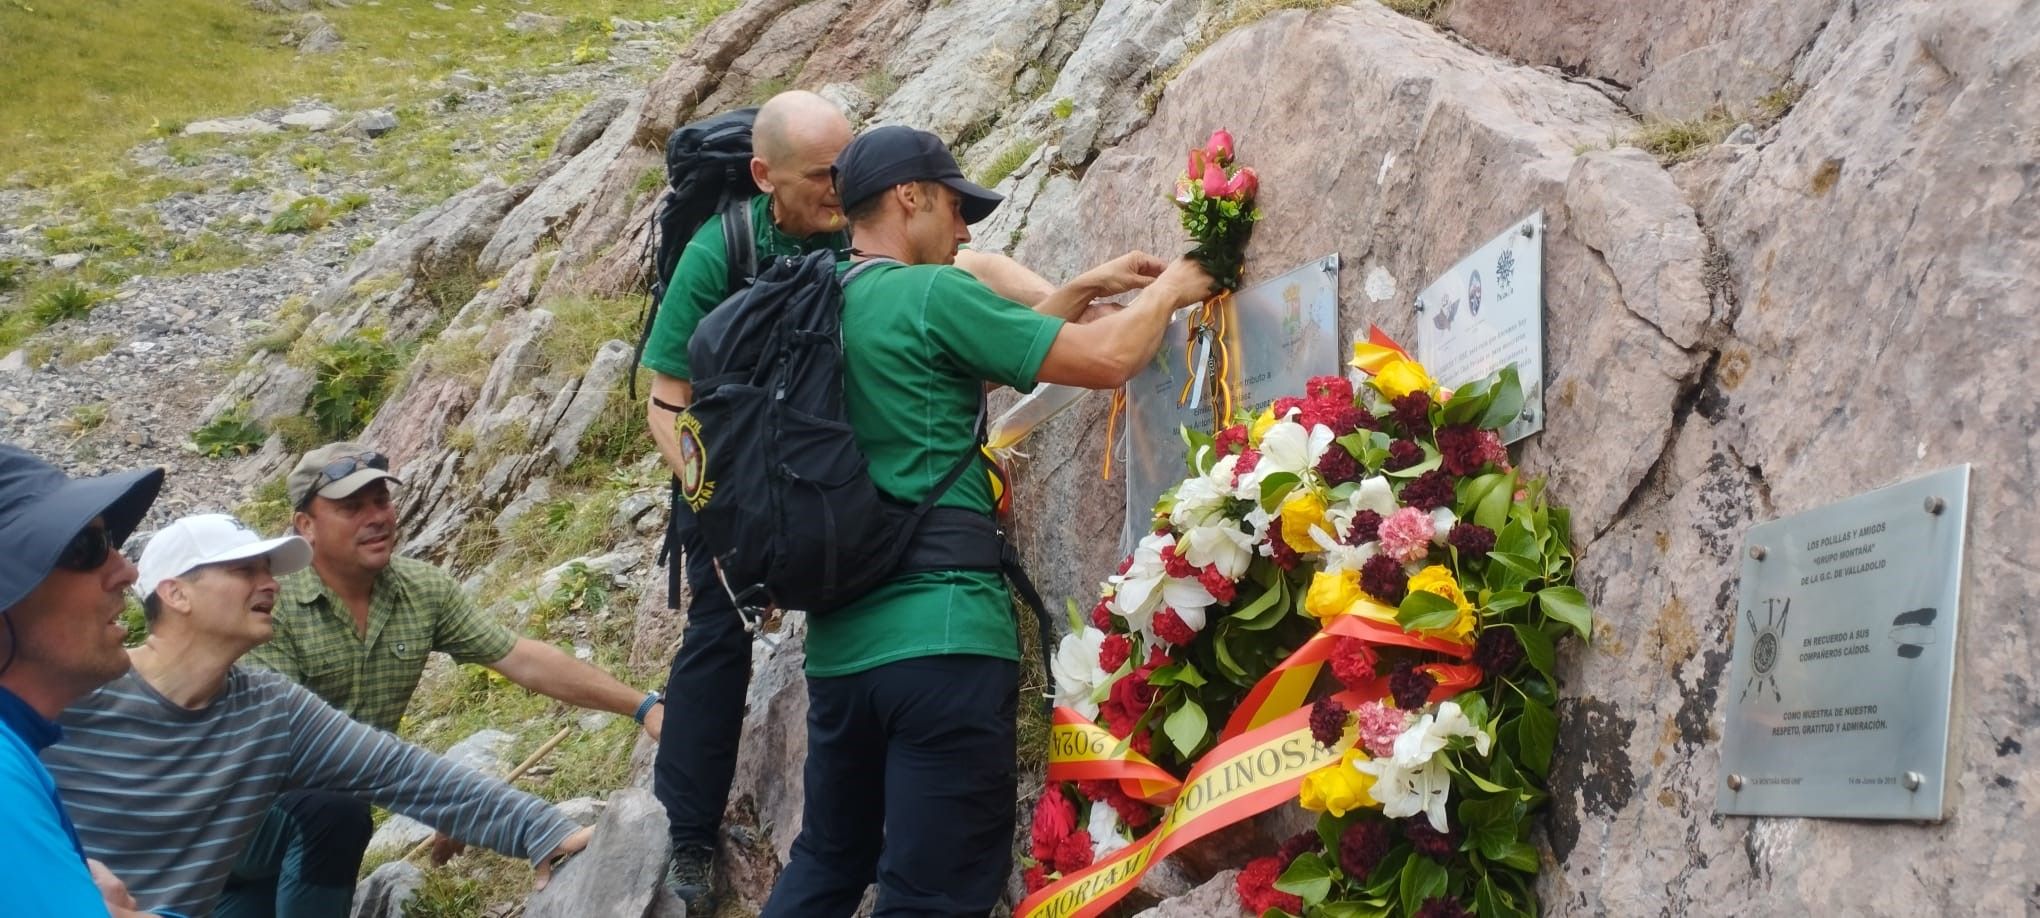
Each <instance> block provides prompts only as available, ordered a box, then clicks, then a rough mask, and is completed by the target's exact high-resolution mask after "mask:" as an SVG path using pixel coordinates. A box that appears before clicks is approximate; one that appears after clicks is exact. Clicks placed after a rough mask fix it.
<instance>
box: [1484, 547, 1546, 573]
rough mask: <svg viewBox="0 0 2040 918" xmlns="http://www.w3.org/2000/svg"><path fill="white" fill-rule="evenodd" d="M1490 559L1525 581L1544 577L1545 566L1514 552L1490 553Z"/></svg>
mask: <svg viewBox="0 0 2040 918" xmlns="http://www.w3.org/2000/svg"><path fill="white" fill-rule="evenodd" d="M1488 557H1489V558H1493V559H1494V561H1495V563H1497V564H1500V565H1501V566H1503V567H1506V568H1508V569H1509V572H1510V573H1512V574H1515V575H1516V576H1518V577H1520V578H1522V579H1523V580H1529V579H1531V578H1534V577H1542V576H1544V565H1542V564H1539V563H1537V559H1536V558H1531V557H1528V556H1525V555H1519V554H1516V553H1515V552H1512V551H1491V552H1488Z"/></svg>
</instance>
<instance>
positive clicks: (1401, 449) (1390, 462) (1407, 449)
mask: <svg viewBox="0 0 2040 918" xmlns="http://www.w3.org/2000/svg"><path fill="white" fill-rule="evenodd" d="M1422 461H1424V448H1423V447H1421V446H1418V445H1417V444H1416V441H1413V440H1397V441H1395V442H1393V443H1390V444H1388V459H1387V460H1386V461H1384V462H1382V463H1381V467H1382V468H1384V469H1387V470H1388V471H1391V472H1400V471H1402V470H1403V469H1406V468H1409V467H1410V466H1413V465H1416V464H1417V463H1419V462H1422ZM1120 573H1122V574H1124V573H1126V572H1125V571H1123V570H1122V571H1120Z"/></svg>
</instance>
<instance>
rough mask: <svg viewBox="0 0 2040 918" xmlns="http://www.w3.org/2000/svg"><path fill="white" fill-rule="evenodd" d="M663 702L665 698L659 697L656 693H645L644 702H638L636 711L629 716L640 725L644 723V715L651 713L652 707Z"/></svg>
mask: <svg viewBox="0 0 2040 918" xmlns="http://www.w3.org/2000/svg"><path fill="white" fill-rule="evenodd" d="M664 700H665V698H663V697H662V696H660V695H659V693H658V692H646V693H645V700H643V701H640V702H638V706H637V711H636V712H635V713H633V714H631V715H630V717H631V719H632V720H635V721H637V722H638V723H640V724H642V723H644V722H645V715H646V714H650V713H652V705H655V704H658V703H659V702H661V701H664Z"/></svg>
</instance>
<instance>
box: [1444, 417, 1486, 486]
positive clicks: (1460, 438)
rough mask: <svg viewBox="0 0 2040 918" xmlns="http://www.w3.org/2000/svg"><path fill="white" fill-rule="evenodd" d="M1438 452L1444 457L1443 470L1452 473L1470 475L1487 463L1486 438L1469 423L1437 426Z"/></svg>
mask: <svg viewBox="0 0 2040 918" xmlns="http://www.w3.org/2000/svg"><path fill="white" fill-rule="evenodd" d="M1438 453H1439V454H1440V455H1441V456H1443V457H1444V459H1445V463H1444V465H1445V471H1447V472H1451V473H1452V474H1454V475H1472V474H1474V473H1475V472H1478V471H1480V470H1481V469H1483V468H1485V467H1487V463H1488V454H1487V446H1486V440H1485V439H1484V438H1482V437H1481V431H1480V429H1479V428H1477V427H1474V426H1473V425H1471V424H1454V425H1452V426H1450V427H1440V428H1438Z"/></svg>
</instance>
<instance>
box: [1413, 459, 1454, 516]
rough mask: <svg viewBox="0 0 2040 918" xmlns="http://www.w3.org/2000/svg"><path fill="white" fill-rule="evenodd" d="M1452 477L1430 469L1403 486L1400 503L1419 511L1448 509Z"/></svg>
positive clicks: (1451, 494)
mask: <svg viewBox="0 0 2040 918" xmlns="http://www.w3.org/2000/svg"><path fill="white" fill-rule="evenodd" d="M1453 496H1454V494H1453V489H1452V476H1451V475H1450V474H1448V473H1447V472H1446V471H1445V470H1444V469H1432V470H1430V471H1428V472H1425V473H1424V474H1422V475H1418V476H1417V477H1416V478H1414V479H1411V481H1410V483H1409V484H1406V485H1403V489H1402V495H1401V497H1402V502H1403V503H1405V504H1408V505H1410V506H1412V507H1415V508H1417V509H1419V510H1425V511H1429V510H1436V509H1438V508H1439V507H1449V506H1451V505H1452V498H1453Z"/></svg>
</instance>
